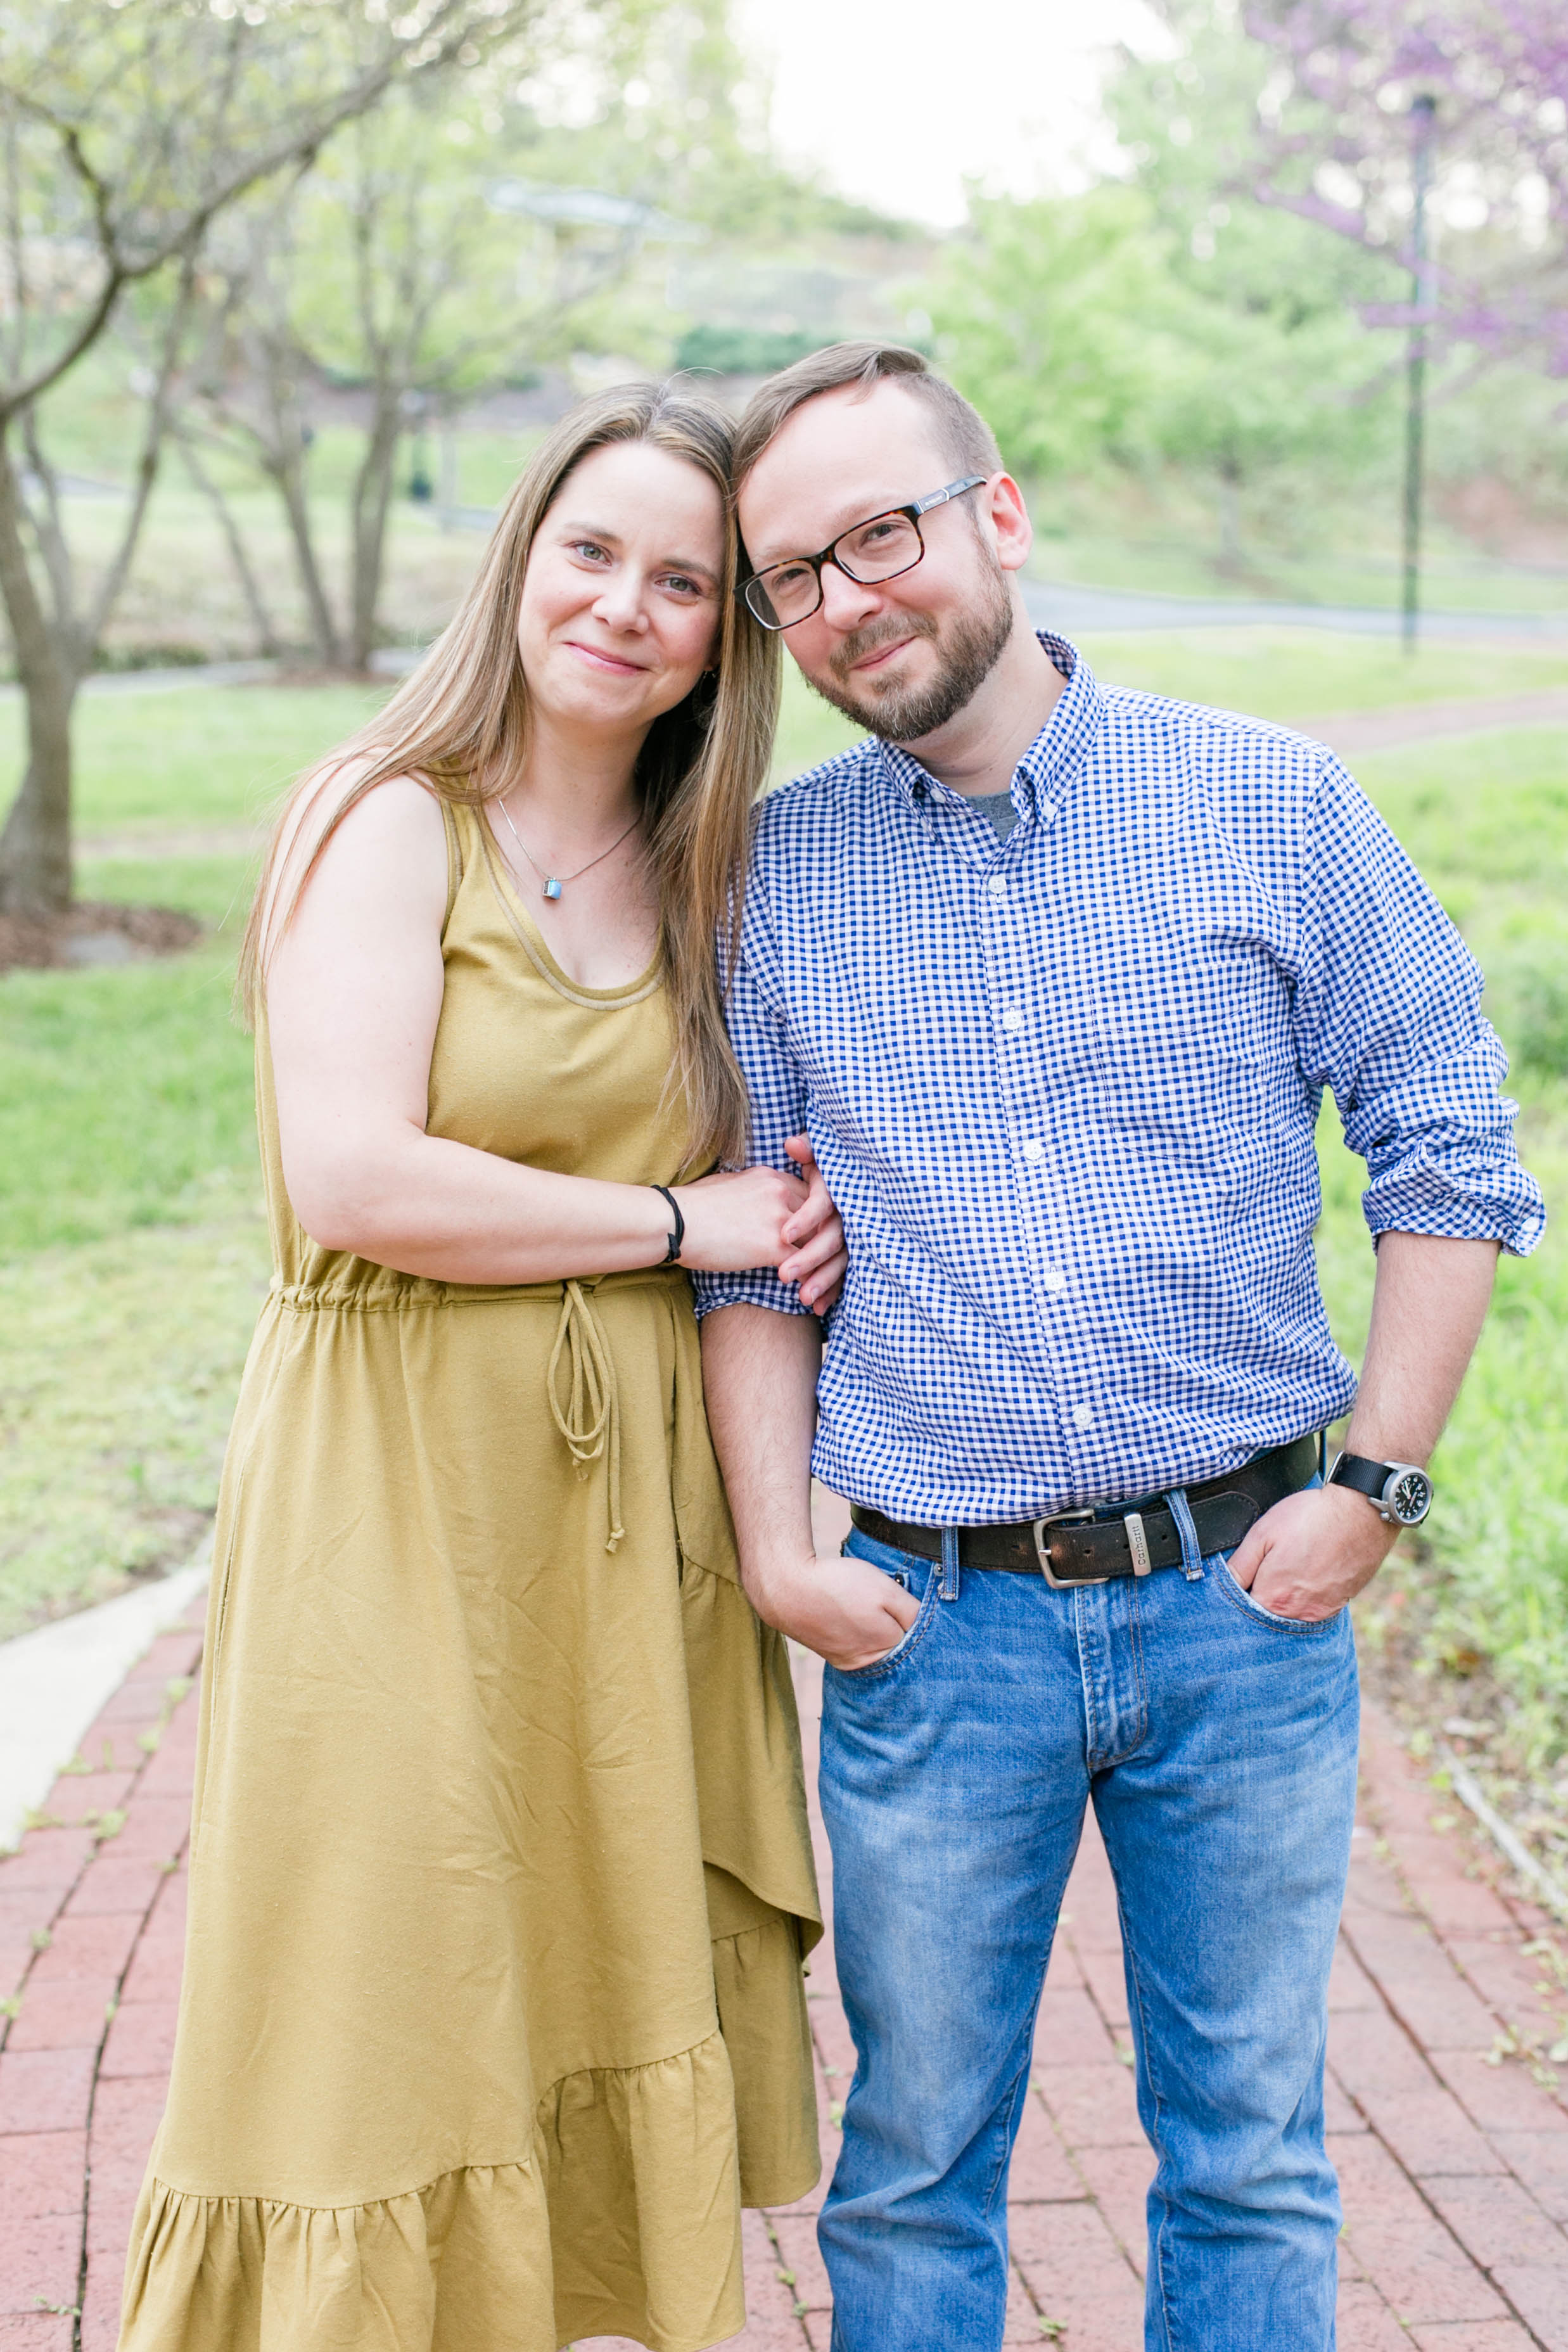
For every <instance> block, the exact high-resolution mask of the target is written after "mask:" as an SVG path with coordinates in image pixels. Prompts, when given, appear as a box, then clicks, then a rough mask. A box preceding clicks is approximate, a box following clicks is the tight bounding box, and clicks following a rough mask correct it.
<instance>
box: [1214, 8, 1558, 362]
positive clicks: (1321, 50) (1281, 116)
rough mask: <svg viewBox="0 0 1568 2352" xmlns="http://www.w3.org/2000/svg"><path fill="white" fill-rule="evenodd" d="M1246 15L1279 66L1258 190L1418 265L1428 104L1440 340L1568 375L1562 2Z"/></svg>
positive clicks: (1263, 124) (1383, 314)
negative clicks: (1416, 105)
mask: <svg viewBox="0 0 1568 2352" xmlns="http://www.w3.org/2000/svg"><path fill="white" fill-rule="evenodd" d="M1242 14H1243V21H1244V23H1245V26H1246V29H1247V31H1248V33H1249V35H1250V36H1251V37H1252V38H1253V40H1254V41H1256V42H1257V43H1258V44H1259V45H1260V48H1261V49H1262V50H1263V51H1264V52H1265V53H1266V54H1267V55H1268V56H1269V57H1270V58H1271V59H1272V60H1273V64H1274V68H1275V70H1274V73H1273V75H1272V76H1271V78H1270V80H1269V82H1268V84H1267V85H1266V87H1265V89H1264V91H1263V94H1262V101H1261V103H1260V109H1259V117H1258V123H1257V133H1256V155H1255V159H1254V162H1253V165H1252V172H1251V181H1252V184H1253V186H1254V188H1255V189H1256V192H1257V194H1259V195H1260V197H1261V199H1262V200H1263V201H1264V202H1265V203H1266V204H1269V205H1275V206H1277V207H1279V208H1281V210H1283V211H1286V212H1290V213H1293V214H1295V215H1298V216H1299V217H1300V218H1301V219H1302V220H1305V221H1311V222H1313V223H1315V224H1316V225H1318V226H1321V227H1325V228H1329V229H1332V230H1333V231H1335V232H1336V233H1337V234H1338V235H1339V236H1342V237H1343V238H1345V239H1347V240H1348V241H1349V242H1350V243H1352V244H1353V245H1354V246H1356V247H1360V248H1362V249H1363V250H1364V251H1365V252H1368V253H1374V254H1377V255H1380V256H1383V257H1386V258H1387V260H1389V261H1392V262H1394V263H1396V264H1397V266H1398V267H1399V268H1400V269H1401V270H1404V271H1409V270H1410V269H1411V268H1412V266H1413V264H1414V262H1415V260H1416V256H1415V254H1414V252H1413V250H1412V246H1411V223H1412V218H1413V211H1414V206H1413V201H1412V183H1413V168H1414V142H1413V141H1412V136H1411V108H1412V104H1413V102H1414V101H1415V100H1417V99H1419V98H1430V99H1432V100H1435V101H1436V121H1435V124H1434V129H1435V132H1436V155H1437V178H1436V184H1435V190H1434V198H1435V206H1436V210H1437V214H1438V216H1439V218H1440V219H1441V220H1442V221H1443V223H1444V229H1445V246H1446V250H1445V253H1444V256H1443V267H1442V269H1441V271H1440V273H1439V274H1438V275H1437V280H1436V284H1435V286H1434V287H1433V288H1432V289H1431V296H1430V303H1429V307H1430V310H1431V313H1432V330H1433V337H1434V341H1435V343H1436V345H1437V348H1438V349H1439V350H1442V349H1445V348H1446V349H1448V350H1452V349H1454V348H1456V347H1462V348H1465V349H1467V350H1469V351H1470V352H1476V353H1478V354H1480V355H1482V356H1483V357H1489V358H1497V357H1501V356H1505V355H1507V356H1512V357H1516V358H1524V359H1528V360H1529V361H1531V362H1532V363H1533V364H1534V365H1536V366H1538V367H1540V368H1542V370H1544V371H1545V372H1546V373H1548V374H1550V375H1553V376H1562V375H1568V15H1565V14H1564V11H1563V7H1562V5H1561V0H1249V5H1246V6H1245V7H1244V8H1243V12H1242ZM1374 315H1375V316H1376V317H1377V318H1378V320H1379V322H1380V323H1385V324H1401V323H1406V322H1407V320H1408V318H1409V315H1410V313H1409V310H1408V307H1407V306H1404V305H1399V306H1393V305H1388V304H1386V303H1385V305H1384V306H1382V308H1381V309H1380V310H1378V311H1377V312H1376V313H1375V314H1374Z"/></svg>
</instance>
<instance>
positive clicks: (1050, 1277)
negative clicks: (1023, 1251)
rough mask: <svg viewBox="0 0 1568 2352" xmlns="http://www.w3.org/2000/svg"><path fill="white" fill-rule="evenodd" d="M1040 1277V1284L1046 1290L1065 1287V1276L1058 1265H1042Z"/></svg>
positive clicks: (1059, 1289)
mask: <svg viewBox="0 0 1568 2352" xmlns="http://www.w3.org/2000/svg"><path fill="white" fill-rule="evenodd" d="M1040 1282H1041V1284H1042V1285H1043V1286H1044V1287H1045V1288H1046V1289H1047V1290H1055V1291H1062V1290H1065V1289H1066V1287H1067V1276H1065V1275H1064V1274H1063V1273H1062V1271H1061V1267H1060V1266H1059V1265H1048V1266H1046V1267H1044V1268H1043V1270H1042V1271H1041V1274H1040Z"/></svg>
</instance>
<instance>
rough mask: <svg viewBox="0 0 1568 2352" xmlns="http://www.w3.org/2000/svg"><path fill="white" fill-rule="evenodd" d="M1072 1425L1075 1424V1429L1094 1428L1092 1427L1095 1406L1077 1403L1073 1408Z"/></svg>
mask: <svg viewBox="0 0 1568 2352" xmlns="http://www.w3.org/2000/svg"><path fill="white" fill-rule="evenodd" d="M1072 1426H1073V1428H1074V1429H1092V1428H1093V1426H1094V1408H1093V1406H1092V1404H1075V1405H1074V1406H1073V1408H1072Z"/></svg>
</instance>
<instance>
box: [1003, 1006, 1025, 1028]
mask: <svg viewBox="0 0 1568 2352" xmlns="http://www.w3.org/2000/svg"><path fill="white" fill-rule="evenodd" d="M1002 1027H1003V1028H1004V1029H1010V1030H1011V1031H1012V1032H1013V1033H1014V1034H1015V1035H1016V1034H1017V1033H1018V1032H1019V1030H1020V1029H1021V1028H1022V1027H1023V1007H1022V1005H1020V1004H1009V1006H1008V1009H1007V1011H1006V1012H1005V1013H1003V1015H1002Z"/></svg>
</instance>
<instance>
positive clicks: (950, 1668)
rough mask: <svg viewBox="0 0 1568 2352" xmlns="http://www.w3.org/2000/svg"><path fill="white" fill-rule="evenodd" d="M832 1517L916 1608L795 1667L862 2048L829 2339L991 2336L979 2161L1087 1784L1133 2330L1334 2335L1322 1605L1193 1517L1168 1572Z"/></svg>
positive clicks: (1336, 1885)
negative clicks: (1047, 1565) (1310, 1618)
mask: <svg viewBox="0 0 1568 2352" xmlns="http://www.w3.org/2000/svg"><path fill="white" fill-rule="evenodd" d="M1183 1500H1184V1501H1185V1497H1184V1498H1183ZM845 1549H846V1550H848V1551H850V1552H852V1553H853V1554H854V1555H855V1556H856V1557H857V1558H859V1559H867V1560H871V1561H873V1563H874V1564H875V1565H876V1566H877V1567H879V1568H882V1569H883V1570H886V1571H887V1572H888V1573H889V1574H890V1575H894V1576H896V1577H898V1578H899V1579H900V1580H902V1581H903V1582H904V1584H905V1585H906V1587H907V1589H908V1590H909V1591H910V1592H911V1593H913V1594H914V1595H915V1597H916V1598H917V1599H918V1600H919V1601H920V1613H919V1615H918V1616H917V1617H916V1619H915V1623H914V1624H913V1626H912V1627H911V1628H910V1631H909V1633H907V1634H906V1636H905V1637H904V1640H903V1641H902V1642H901V1643H900V1644H899V1645H898V1647H897V1649H895V1650H894V1651H893V1652H892V1653H891V1654H889V1655H888V1656H887V1657H885V1658H883V1659H882V1660H880V1661H879V1662H878V1664H875V1665H873V1666H868V1667H865V1668H863V1669H862V1671H860V1672H859V1673H855V1674H841V1673H839V1672H837V1671H836V1670H835V1669H834V1668H833V1667H831V1666H830V1667H829V1668H828V1669H827V1673H826V1678H825V1683H824V1690H823V1706H822V1762H821V1796H822V1812H823V1816H824V1818H825V1821H826V1823H827V1829H828V1835H829V1839H830V1841H831V1845H832V1853H833V1927H834V1936H835V1938H836V1946H837V1956H838V1968H839V1979H840V1983H841V1988H842V1991H843V1999H844V2007H845V2010H846V2011H847V2013H848V2018H849V2023H850V2029H851V2032H852V2034H853V2036H854V2042H855V2049H856V2052H857V2053H858V2058H859V2063H858V2064H857V2066H856V2068H855V2074H854V2081H853V2083H852V2086H851V2089H850V2093H849V2096H848V2099H847V2101H846V2102H845V2108H844V2118H843V2134H844V2136H843V2147H842V2151H841V2155H840V2158H839V2162H838V2165H837V2168H836V2169H835V2171H834V2174H833V2179H832V2185H831V2189H830V2190H829V2193H828V2197H827V2200H826V2202H825V2203H824V2205H823V2208H822V2214H821V2224H820V2229H821V2245H822V2252H823V2255H824V2257H825V2259H826V2262H827V2266H828V2272H829V2275H830V2277H831V2282H832V2288H833V2298H834V2319H833V2347H834V2352H959V2347H962V2352H993V2347H998V2346H999V2345H1000V2343H1001V2340H1002V2324H1003V2313H1004V2306H1005V2304H1006V2300H1007V2271H1008V2254H1007V2176H1008V2165H1009V2158H1010V2156H1011V2152H1012V2143H1013V2138H1014V2136H1015V2134H1016V2132H1017V2129H1018V2126H1019V2117H1020V2116H1021V2114H1022V2111H1023V2101H1024V2098H1025V2095H1026V2094H1027V2090H1028V2084H1029V2068H1030V2051H1031V2047H1032V2043H1033V2037H1034V2023H1035V2012H1036V2010H1037V2008H1038V2005H1039V2001H1040V1987H1041V1983H1042V1980H1043V1979H1044V1975H1045V1969H1046V1963H1047V1960H1048V1959H1049V1958H1050V1953H1051V1938H1052V1936H1053V1935H1054V1933H1055V1928H1056V1916H1057V1912H1058V1909H1059V1907H1060V1906H1061V1895H1062V1890H1063V1888H1064V1887H1065V1885H1066V1884H1067V1878H1068V1874H1069V1872H1070V1871H1071V1867H1072V1861H1073V1856H1074V1854H1075V1853H1076V1851H1077V1846H1078V1840H1079V1835H1080V1832H1081V1830H1082V1821H1083V1808H1084V1804H1085V1801H1089V1802H1092V1805H1093V1807H1094V1811H1095V1814H1096V1816H1097V1818H1098V1821H1099V1824H1100V1830H1101V1833H1102V1835H1103V1838H1104V1842H1105V1847H1106V1851H1107V1853H1108V1854H1109V1856H1110V1862H1111V1868H1112V1871H1113V1874H1114V1877H1115V1883H1116V1894H1117V1901H1118V1905H1119V1907H1120V1911H1121V1919H1122V1934H1123V1940H1124V1948H1125V1956H1126V1976H1127V2005H1128V2011H1129V2013H1130V2015H1131V2019H1132V2028H1133V2043H1134V2053H1135V2056H1136V2064H1137V2087H1138V2109H1139V2113H1140V2115H1141V2116H1142V2119H1143V2124H1144V2128H1145V2131H1146V2132H1147V2133H1148V2136H1149V2138H1150V2140H1151V2142H1152V2143H1153V2146H1154V2148H1155V2154H1156V2157H1157V2159H1158V2169H1157V2171H1156V2173H1155V2180H1154V2185H1153V2187H1152V2188H1151V2189H1150V2191H1149V2207H1148V2221H1149V2267H1148V2288H1147V2298H1146V2305H1145V2346H1146V2347H1147V2352H1287V2347H1288V2348H1289V2352H1332V2347H1333V2342H1334V2295H1335V2286H1336V2262H1335V2241H1336V2239H1337V2236H1338V2233H1339V2226H1340V2206H1339V2194H1338V2189H1337V2185H1336V2183H1335V2180H1334V2176H1333V2168H1332V2167H1331V2165H1330V2163H1329V2161H1328V2158H1327V2156H1326V2154H1325V2152H1324V2148H1323V2116H1322V2081H1323V2045H1324V2040H1325V2035H1326V2031H1327V1993H1328V1975H1329V1963H1330V1960H1331V1958H1332V1957H1333V1945H1334V1937H1335V1934H1336V1931H1337V1928H1338V1925H1339V1915H1340V1906H1341V1901H1342V1898H1343V1892H1344V1881H1345V1872H1346V1868H1347V1866H1348V1863H1349V1857H1350V1833H1351V1826H1352V1822H1353V1818H1354V1807H1355V1779H1356V1735H1357V1721H1358V1714H1359V1698H1358V1691H1357V1683H1356V1670H1355V1652H1354V1642H1353V1638H1352V1634H1351V1627H1350V1619H1349V1613H1348V1612H1345V1611H1342V1612H1340V1613H1339V1615H1337V1616H1335V1617H1332V1618H1329V1619H1328V1620H1326V1621H1325V1622H1322V1623H1319V1624H1305V1623H1298V1622H1292V1621H1291V1620H1288V1619H1285V1618H1281V1617H1276V1616H1274V1615H1272V1614H1271V1613H1270V1612H1268V1611H1266V1610H1264V1609H1262V1608H1260V1606H1259V1605H1258V1604H1257V1603H1256V1602H1255V1601H1252V1600H1251V1599H1250V1598H1249V1596H1248V1595H1247V1594H1246V1593H1245V1592H1243V1591H1242V1590H1241V1588H1240V1587H1239V1585H1238V1584H1237V1583H1236V1582H1235V1580H1234V1579H1233V1578H1232V1577H1231V1575H1230V1573H1229V1570H1228V1566H1227V1563H1226V1557H1225V1555H1223V1554H1216V1555H1215V1556H1214V1557H1212V1558H1210V1559H1207V1560H1204V1561H1203V1562H1202V1563H1201V1568H1200V1564H1199V1562H1198V1560H1197V1556H1196V1544H1192V1545H1191V1546H1190V1557H1189V1560H1188V1572H1184V1571H1183V1570H1181V1569H1176V1568H1173V1569H1165V1570H1156V1572H1155V1574H1154V1575H1152V1576H1149V1577H1145V1578H1143V1579H1134V1578H1131V1577H1127V1578H1122V1579H1118V1580H1114V1581H1113V1582H1111V1583H1108V1584H1101V1585H1089V1586H1083V1587H1081V1588H1080V1589H1079V1590H1078V1591H1073V1592H1056V1591H1051V1588H1050V1586H1048V1585H1047V1584H1046V1582H1045V1581H1044V1580H1043V1578H1041V1577H1036V1576H1019V1575H1012V1574H1008V1573H1000V1572H998V1571H996V1570H969V1571H967V1572H966V1573H960V1572H959V1570H957V1568H956V1565H954V1564H952V1562H953V1559H954V1555H955V1553H956V1545H955V1544H954V1543H953V1541H952V1540H951V1538H950V1539H949V1543H948V1558H949V1565H948V1566H947V1568H946V1570H944V1569H943V1568H942V1567H932V1566H929V1565H928V1564H927V1563H926V1562H925V1561H924V1560H920V1559H913V1558H911V1557H910V1556H909V1555H908V1554H906V1553H903V1552H895V1551H892V1550H889V1549H887V1548H886V1547H885V1546H883V1545H881V1544H877V1543H873V1542H872V1541H871V1540H870V1538H867V1537H864V1536H862V1535H861V1534H860V1532H859V1531H858V1530H856V1532H855V1533H854V1534H852V1536H851V1538H850V1539H849V1542H848V1544H847V1545H846V1547H845ZM945 1592H946V1595H948V1596H950V1597H945Z"/></svg>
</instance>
